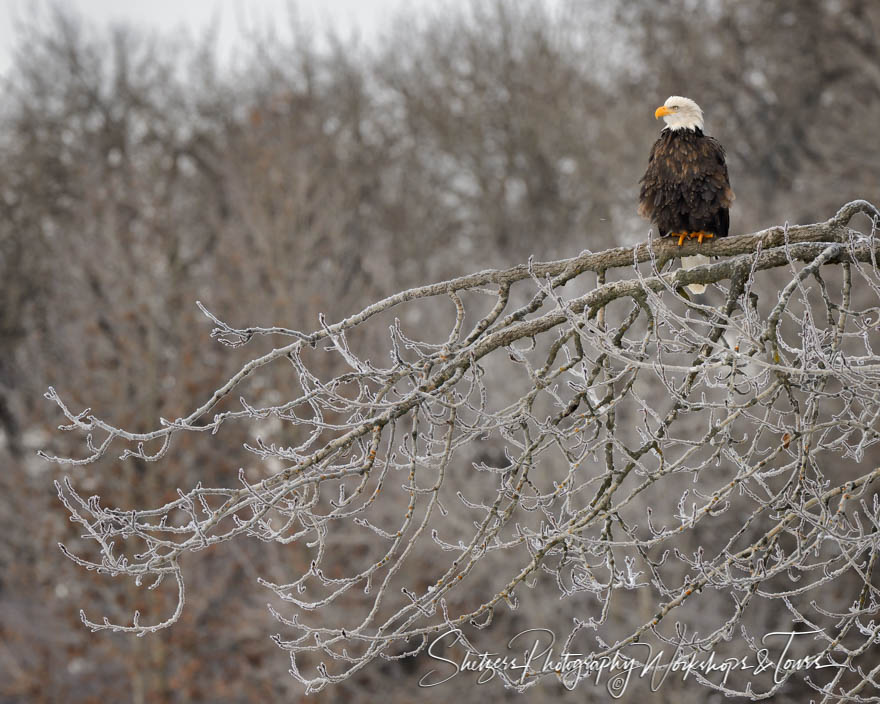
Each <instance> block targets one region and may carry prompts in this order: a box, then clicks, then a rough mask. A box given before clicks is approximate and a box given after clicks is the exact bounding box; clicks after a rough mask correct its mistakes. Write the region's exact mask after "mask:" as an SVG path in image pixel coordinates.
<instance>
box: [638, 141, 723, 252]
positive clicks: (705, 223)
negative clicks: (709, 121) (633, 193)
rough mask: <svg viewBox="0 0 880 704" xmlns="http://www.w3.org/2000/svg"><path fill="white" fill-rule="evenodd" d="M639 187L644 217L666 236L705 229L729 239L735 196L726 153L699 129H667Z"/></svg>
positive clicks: (640, 211) (655, 149)
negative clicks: (728, 233) (729, 178)
mask: <svg viewBox="0 0 880 704" xmlns="http://www.w3.org/2000/svg"><path fill="white" fill-rule="evenodd" d="M639 183H640V184H641V191H640V193H639V215H641V216H642V217H645V218H648V219H649V220H651V222H653V223H654V224H655V225H656V226H657V230H658V232H659V234H660V236H661V237H666V236H668V235H670V234H672V233H678V232H699V231H701V230H702V231H703V232H711V233H712V234H714V235H715V236H716V237H726V236H727V232H728V229H729V227H730V215H729V210H728V209H729V208H730V204H731V203H732V202H733V198H734V195H733V190H731V188H730V181H729V180H728V177H727V164H726V163H725V161H724V148H723V147H722V146H721V144H720V143H719V142H718V140H717V139H713V138H712V137H707V136H706V135H704V134H703V132H702V130H700V129H699V128H697V129H678V130H671V129H668V128H667V129H664V130H663V132H662V133H661V134H660V138H659V139H658V140H657V141H656V142H655V143H654V147H653V148H652V149H651V156H650V158H649V159H648V170H647V171H646V172H645V175H644V176H642V179H641V181H639Z"/></svg>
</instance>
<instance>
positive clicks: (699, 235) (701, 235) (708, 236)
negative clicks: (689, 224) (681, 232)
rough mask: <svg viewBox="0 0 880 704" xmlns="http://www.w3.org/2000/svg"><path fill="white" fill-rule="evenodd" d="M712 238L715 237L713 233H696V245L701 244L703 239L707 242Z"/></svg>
mask: <svg viewBox="0 0 880 704" xmlns="http://www.w3.org/2000/svg"><path fill="white" fill-rule="evenodd" d="M714 236H715V235H714V234H713V233H711V232H702V231H701V232H698V233H697V243H698V244H703V238H705V239H707V240H710V239H712V238H713V237H714Z"/></svg>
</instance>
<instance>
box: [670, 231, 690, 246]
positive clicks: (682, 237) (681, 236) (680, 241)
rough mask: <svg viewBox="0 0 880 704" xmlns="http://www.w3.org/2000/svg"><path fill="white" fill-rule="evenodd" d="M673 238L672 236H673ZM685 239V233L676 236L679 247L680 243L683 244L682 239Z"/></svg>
mask: <svg viewBox="0 0 880 704" xmlns="http://www.w3.org/2000/svg"><path fill="white" fill-rule="evenodd" d="M673 236H674V235H673ZM685 237H687V232H680V233H679V235H678V246H679V247H681V245H682V242H684V238H685Z"/></svg>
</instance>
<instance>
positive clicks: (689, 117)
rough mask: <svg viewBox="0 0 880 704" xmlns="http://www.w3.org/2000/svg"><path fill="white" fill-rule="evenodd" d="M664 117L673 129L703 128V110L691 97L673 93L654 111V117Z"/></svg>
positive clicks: (668, 125)
mask: <svg viewBox="0 0 880 704" xmlns="http://www.w3.org/2000/svg"><path fill="white" fill-rule="evenodd" d="M659 117H662V118H663V119H664V121H665V122H666V126H667V127H668V128H669V129H671V130H682V129H684V130H692V129H696V128H700V129H701V130H702V129H703V111H702V110H700V106H699V105H697V104H696V103H695V102H694V101H693V100H691V99H690V98H682V97H681V96H680V95H671V96H669V97H668V98H667V99H666V102H665V103H663V105H661V106H660V107H659V108H657V110H656V111H655V112H654V118H655V119H656V118H659Z"/></svg>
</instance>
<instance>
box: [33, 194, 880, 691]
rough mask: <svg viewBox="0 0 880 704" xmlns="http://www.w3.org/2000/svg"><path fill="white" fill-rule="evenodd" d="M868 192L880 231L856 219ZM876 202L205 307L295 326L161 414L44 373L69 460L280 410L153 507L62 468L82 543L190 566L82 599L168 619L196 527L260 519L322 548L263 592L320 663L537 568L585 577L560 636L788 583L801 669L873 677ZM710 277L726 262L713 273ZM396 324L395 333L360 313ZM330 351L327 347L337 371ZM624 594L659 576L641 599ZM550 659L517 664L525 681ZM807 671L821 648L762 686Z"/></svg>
mask: <svg viewBox="0 0 880 704" xmlns="http://www.w3.org/2000/svg"><path fill="white" fill-rule="evenodd" d="M857 214H864V215H867V216H868V218H870V220H871V234H870V235H863V234H861V233H859V232H858V231H856V230H853V229H851V228H850V221H851V219H852V218H853V217H854V216H855V215H857ZM878 223H880V213H878V211H877V209H876V208H875V207H874V206H873V205H871V204H869V203H867V202H865V201H854V202H852V203H849V204H847V205H845V206H844V207H843V208H841V210H840V211H839V212H838V213H837V215H835V216H834V217H833V218H831V219H830V220H828V221H826V222H823V223H817V224H813V225H803V226H786V227H775V228H770V229H768V230H765V231H762V232H759V233H755V234H751V235H741V236H737V237H730V238H727V239H724V240H719V241H713V242H710V243H707V244H703V245H702V246H701V248H700V249H701V251H702V252H704V253H706V254H710V255H715V256H716V257H717V259H716V260H714V263H712V264H711V265H708V266H704V267H699V268H696V269H691V270H687V271H685V270H682V269H677V268H675V267H674V266H673V267H671V268H670V267H668V266H667V264H668V263H669V262H670V260H672V259H673V258H675V257H677V256H678V255H679V254H680V253H682V254H689V253H693V252H694V251H696V249H697V247H698V245H696V244H695V243H687V244H685V245H684V246H683V247H681V248H679V247H678V246H677V245H676V244H675V243H673V242H670V241H657V240H653V241H649V242H647V243H644V244H640V245H638V246H636V247H629V248H618V249H612V250H607V251H604V252H599V253H589V252H587V253H584V254H582V255H580V256H579V257H576V258H573V259H569V260H563V261H558V262H547V263H540V264H536V263H529V264H528V265H523V266H520V267H515V268H513V269H508V270H503V271H484V272H479V273H477V274H473V275H470V276H465V277H461V278H458V279H453V280H450V281H445V282H442V283H439V284H434V285H431V286H424V287H420V288H415V289H410V290H408V291H404V292H402V293H399V294H396V295H394V296H391V297H389V298H386V299H384V300H382V301H379V302H378V303H375V304H373V305H371V306H369V307H367V308H365V309H364V310H362V311H361V312H360V313H357V314H356V315H353V316H351V317H349V318H346V319H345V320H342V321H340V322H338V323H334V324H329V323H327V322H326V321H324V320H321V321H320V327H319V328H318V329H317V330H315V331H312V332H308V333H305V332H299V331H296V330H291V329H287V328H282V327H272V328H260V327H247V328H235V327H233V326H231V325H229V324H227V323H225V322H223V321H222V320H220V319H219V318H218V317H215V315H214V314H212V313H210V312H208V311H207V310H205V309H204V308H203V311H204V312H205V314H206V315H207V316H209V317H210V318H211V320H212V321H213V323H214V325H215V329H214V332H213V333H212V335H213V336H214V337H216V338H217V339H219V340H220V341H221V342H222V343H223V344H226V345H229V346H232V347H237V346H241V345H245V344H247V343H249V342H251V341H252V340H254V339H255V338H258V337H264V336H275V337H278V338H281V339H283V340H285V342H286V344H284V345H282V346H278V347H276V348H275V349H273V350H272V351H271V352H268V353H266V354H264V355H262V356H258V357H255V358H254V359H252V360H251V361H250V362H249V363H248V364H246V365H245V366H243V367H242V368H241V369H240V370H239V371H238V372H237V373H236V374H234V375H233V376H232V377H230V378H229V379H228V380H227V381H226V382H225V383H223V384H222V385H221V386H220V387H219V388H217V390H216V391H215V392H214V393H213V394H212V395H211V396H210V398H208V399H207V400H205V401H204V402H203V403H201V405H199V406H198V407H197V408H196V409H195V410H193V411H192V412H191V413H189V414H188V415H187V416H185V417H181V418H176V419H173V420H165V419H162V420H161V421H160V423H159V426H158V427H157V428H156V429H155V430H153V431H150V432H140V433H136V432H131V431H128V430H125V429H123V428H119V427H116V426H114V425H113V424H112V423H111V422H109V421H107V420H104V419H100V418H98V417H96V416H95V415H94V414H92V413H91V412H90V411H89V410H88V409H86V410H84V411H79V412H77V411H74V410H71V409H70V408H69V407H68V406H67V404H65V403H64V402H63V400H62V399H61V398H60V396H59V395H58V394H57V393H56V392H55V391H54V390H53V389H50V390H49V392H48V393H47V398H49V399H50V400H52V401H54V402H55V403H56V404H57V405H58V408H59V409H60V410H61V412H62V413H63V414H64V416H65V417H66V418H67V421H68V424H67V425H64V426H61V427H62V429H64V430H71V431H77V432H81V433H83V434H84V435H85V436H86V452H85V453H84V454H83V457H82V458H81V459H77V458H63V457H55V456H51V455H49V454H45V455H44V456H45V457H47V458H48V459H51V460H53V461H56V462H62V463H64V462H66V463H73V464H85V463H89V462H93V461H95V460H96V459H98V458H100V457H102V456H104V455H105V454H107V453H108V452H109V451H110V448H111V447H113V448H118V446H120V445H122V446H123V449H122V453H121V457H122V458H127V457H136V458H139V459H140V460H145V461H148V462H156V461H159V460H161V459H162V458H163V457H164V456H165V455H166V453H167V452H168V450H169V448H170V447H171V446H172V445H173V443H174V440H175V438H176V437H177V436H179V435H180V434H183V433H193V432H200V433H203V432H210V433H211V434H216V435H218V438H217V440H216V441H219V435H221V431H223V432H225V428H224V425H225V424H228V423H232V422H245V423H257V422H264V421H268V420H271V421H273V422H275V426H276V429H275V430H273V431H271V432H272V434H271V437H267V438H265V439H258V440H257V441H256V442H255V443H254V444H253V445H250V444H249V445H247V449H248V450H250V451H251V452H252V453H253V456H254V464H255V466H256V467H258V468H260V469H259V472H258V474H259V476H260V478H257V479H254V478H250V479H249V477H254V476H256V475H255V474H254V473H249V472H247V471H245V469H242V470H241V471H239V473H238V475H237V477H234V478H231V479H230V481H229V482H228V483H227V484H226V485H224V486H221V487H211V488H209V487H203V486H201V485H197V486H195V487H191V488H187V489H178V498H176V499H174V500H172V501H169V502H167V503H165V504H163V505H160V506H156V507H153V508H136V509H119V508H110V507H106V506H104V505H102V503H101V501H100V498H99V497H92V498H89V499H85V498H83V497H82V496H81V495H80V493H79V491H78V490H77V488H76V486H75V484H74V481H72V480H71V479H69V478H68V479H66V480H65V481H64V482H62V483H59V484H58V485H57V487H58V494H59V496H60V498H61V500H62V501H63V502H64V504H65V506H66V507H67V509H68V511H69V512H70V513H71V517H72V519H73V520H74V521H75V522H76V523H77V524H78V525H79V526H80V528H81V529H82V531H83V535H84V536H85V537H87V538H89V539H90V540H92V541H93V542H94V544H95V545H96V546H97V549H98V551H97V553H96V554H95V555H94V556H92V557H83V556H82V555H75V554H73V553H72V552H71V551H69V550H67V549H66V548H64V552H65V554H66V555H68V556H69V557H70V558H71V559H73V560H75V561H76V562H77V563H78V564H80V565H82V566H84V567H86V568H88V569H95V570H98V571H100V572H102V573H108V574H111V575H126V576H129V577H132V578H134V579H136V580H138V583H140V581H141V580H143V579H144V578H149V580H150V584H151V586H156V584H157V583H159V582H161V581H162V580H163V579H164V578H165V576H166V575H173V576H174V577H175V578H176V580H177V583H178V588H179V599H178V607H177V610H176V611H175V612H174V613H173V614H172V615H171V616H170V617H169V618H168V620H166V621H164V622H162V623H159V624H154V625H144V624H140V623H139V622H138V617H137V615H136V616H135V618H134V620H133V622H132V624H130V625H121V624H113V623H111V622H110V621H108V620H106V619H104V620H103V621H102V622H97V621H92V620H89V619H88V618H87V617H86V616H85V615H83V621H84V622H85V623H86V624H87V625H88V626H89V627H90V628H92V629H94V630H99V629H110V630H119V631H128V632H134V633H137V634H141V635H142V634H144V633H147V632H150V631H153V630H156V629H159V628H163V627H166V626H168V625H171V624H172V623H173V622H174V621H175V620H176V619H177V618H178V617H179V615H180V613H181V611H182V608H183V598H184V586H183V585H184V573H185V564H186V558H187V555H188V553H191V552H194V551H197V550H202V549H205V548H208V547H212V546H214V545H216V544H218V543H223V542H225V541H228V540H231V539H233V538H236V537H241V538H248V537H249V538H256V539H258V540H262V541H267V542H276V543H280V544H297V546H298V549H300V550H302V551H304V552H305V553H307V555H308V560H307V564H308V567H307V568H306V569H304V570H302V571H301V572H300V573H299V574H293V575H291V577H290V580H289V581H286V582H283V583H280V582H277V581H272V580H270V579H268V578H265V577H261V578H260V580H259V581H260V584H262V585H263V586H264V587H265V588H267V589H268V590H269V591H270V592H271V593H272V594H274V595H275V597H277V599H278V601H279V603H281V604H283V605H284V608H281V607H274V606H270V609H271V611H272V613H273V615H274V616H275V617H276V618H277V619H278V621H279V623H280V624H282V626H283V627H284V628H285V629H286V631H287V633H288V635H286V636H281V635H279V636H276V637H275V640H276V642H277V644H278V645H279V647H281V648H282V649H284V650H286V651H288V652H289V654H290V658H291V672H292V673H293V675H294V676H295V677H297V678H298V679H300V680H301V681H302V682H303V683H304V684H305V685H306V686H307V688H308V689H309V690H316V689H320V688H321V687H324V686H325V685H327V684H331V683H335V682H340V681H342V680H344V679H346V678H347V677H349V676H351V675H352V674H353V673H354V672H356V671H358V670H360V669H362V668H364V667H367V666H369V665H370V664H371V663H372V662H373V661H374V660H375V659H376V658H377V657H386V658H398V657H404V656H410V655H414V654H417V653H420V652H422V651H423V650H424V649H425V647H426V646H427V645H428V644H429V643H430V642H431V640H432V638H435V637H436V636H437V635H439V634H442V633H443V632H445V631H447V630H449V629H450V628H462V629H463V628H465V627H477V628H485V627H487V626H489V625H490V624H491V623H492V622H493V618H494V617H495V616H496V615H497V613H498V612H499V610H504V611H506V610H508V609H516V608H517V607H518V604H519V603H520V601H521V599H522V596H523V592H524V590H526V589H527V588H531V587H540V588H541V589H543V590H552V598H554V599H556V598H558V597H559V596H562V597H564V598H565V599H568V600H570V601H572V602H575V601H576V602H577V603H578V604H580V605H581V606H580V609H581V613H582V614H584V617H582V618H577V619H575V621H574V626H573V628H572V630H571V633H569V634H568V635H567V638H566V639H565V640H566V643H567V644H574V643H575V642H581V640H579V639H583V640H585V641H587V644H586V645H582V646H581V647H580V649H581V650H584V649H588V650H590V651H594V652H595V653H596V654H597V655H599V654H602V653H612V652H616V651H620V650H621V649H623V648H624V647H626V646H627V645H629V644H631V643H634V642H637V641H639V640H644V639H654V640H656V641H657V642H673V641H675V639H676V637H677V636H679V635H680V634H681V632H682V631H681V628H682V625H683V624H687V623H688V621H689V619H691V618H692V617H693V613H694V612H695V610H697V609H700V610H701V612H702V614H703V618H704V619H705V612H706V608H707V607H711V608H713V609H715V612H714V613H716V614H717V617H716V618H715V623H714V626H713V627H712V628H711V629H710V630H708V631H706V630H705V627H704V631H703V632H701V633H700V634H699V635H697V634H694V636H693V638H692V639H691V640H690V641H689V642H690V647H692V648H699V649H704V650H705V649H710V648H712V647H714V646H715V645H717V644H719V643H721V642H722V641H725V640H728V639H730V637H731V636H732V635H733V634H734V633H735V632H741V633H742V635H743V637H744V639H745V641H746V642H747V643H748V644H749V647H750V648H751V649H753V650H756V651H757V650H758V649H759V648H760V647H761V646H760V644H759V641H760V636H761V635H762V634H761V633H756V632H755V629H756V624H757V628H760V627H761V626H762V625H763V622H762V621H760V620H754V619H751V618H750V616H749V614H750V613H751V612H753V611H756V612H757V611H760V610H761V609H762V608H764V607H763V606H761V605H762V604H763V605H766V604H771V605H772V606H773V607H774V608H775V609H776V612H777V613H779V612H781V611H783V610H784V611H785V612H786V613H787V614H788V615H789V617H790V619H791V620H792V621H793V622H795V623H799V624H804V626H805V630H816V631H817V632H818V633H819V634H820V635H817V636H816V638H817V642H818V643H819V647H820V650H822V652H823V653H824V654H826V655H827V656H828V657H830V658H834V659H835V661H837V662H840V663H842V664H843V665H845V666H846V667H844V668H838V669H833V670H826V671H823V672H829V671H830V672H832V673H833V674H832V675H828V676H827V677H825V678H824V679H822V680H821V681H820V680H819V678H818V676H816V675H811V677H812V679H811V680H809V683H810V685H811V686H815V687H816V688H817V689H818V691H819V692H821V693H822V694H823V695H824V696H825V697H826V699H827V700H828V701H858V699H857V696H859V692H861V691H863V690H864V689H865V687H874V686H875V685H873V684H871V683H872V682H874V681H875V678H876V672H870V671H868V670H870V668H868V669H867V670H858V669H857V668H859V667H862V666H864V665H865V664H866V663H870V662H871V653H870V649H871V648H872V647H873V648H874V649H875V650H874V654H875V655H876V648H877V643H878V633H877V628H876V621H877V612H878V608H880V589H878V586H877V584H878V578H877V576H876V574H875V563H876V561H877V554H878V551H880V538H878V536H880V501H878V494H877V491H876V487H877V484H876V481H877V479H878V478H880V468H878V467H877V464H876V463H875V462H874V460H875V458H876V454H872V452H873V451H874V450H875V447H874V446H875V445H876V444H877V441H878V434H880V423H878V420H880V353H878V352H877V347H878V344H880V339H878V325H880V269H878V267H877V256H878V250H880V244H878V240H877V234H878ZM689 283H706V284H715V286H714V287H713V288H711V289H710V291H709V293H708V294H706V295H705V296H704V297H701V298H700V299H698V300H692V299H690V298H688V297H687V296H686V295H685V293H684V292H683V288H682V287H683V286H684V285H686V284H689ZM446 302H448V304H449V306H450V308H449V311H450V320H451V323H450V325H449V327H448V329H446V330H444V331H443V332H442V333H440V332H439V331H436V330H424V329H419V327H418V326H417V325H416V324H407V323H405V322H403V321H404V320H406V316H405V315H403V313H405V312H406V310H407V309H408V307H413V306H420V305H422V306H424V305H429V306H432V307H434V308H435V309H436V308H439V307H444V306H446ZM392 309H394V312H395V313H398V311H399V312H400V313H401V315H400V316H399V317H398V318H395V319H393V321H389V319H388V318H387V316H383V314H387V313H388V312H389V311H391V310H392ZM377 325H382V326H386V328H387V337H386V341H387V351H386V354H385V356H384V358H383V359H381V360H378V359H376V358H375V357H373V358H371V357H370V356H368V354H366V353H364V352H362V351H361V350H360V349H359V342H358V339H357V336H358V334H359V332H360V331H361V330H364V329H365V328H368V327H369V326H377ZM288 339H289V341H288ZM319 354H320V355H324V356H330V357H332V358H333V363H334V366H333V368H334V369H335V371H333V372H330V373H319V372H318V371H316V369H317V367H316V365H314V364H313V360H314V359H315V355H319ZM269 365H277V366H281V367H286V368H287V370H288V371H289V375H290V379H291V383H290V384H289V385H288V386H287V388H288V389H290V392H289V395H288V397H287V398H284V399H283V400H281V401H278V400H277V399H276V400H268V401H267V400H265V399H261V398H253V399H246V398H245V397H244V392H243V390H242V389H243V388H244V386H245V380H246V379H249V378H252V377H253V376H254V375H259V374H261V373H262V372H263V370H264V369H265V368H266V367H267V366H269ZM325 368H326V365H324V366H322V369H325ZM276 390H277V391H281V389H276ZM291 547H293V546H291ZM343 555H344V557H343ZM355 592H357V594H356V593H355ZM548 593H549V592H548ZM628 594H639V595H643V596H644V599H643V600H642V601H641V602H640V603H641V607H640V608H630V607H627V606H626V604H627V603H629V602H628V600H629V598H630V597H629V596H627V595H628ZM615 613H616V614H617V615H616V616H614V614H615ZM704 622H705V621H704ZM537 625H540V624H537ZM807 627H808V628H807ZM866 653H867V655H866ZM854 673H855V674H854ZM546 675H549V673H538V672H535V673H534V676H533V677H529V678H524V679H522V680H520V679H516V680H514V679H513V678H511V677H510V676H509V675H507V674H504V673H499V676H500V677H502V678H505V681H506V682H507V684H508V685H510V686H512V687H516V688H518V689H524V688H526V687H528V686H531V685H532V684H534V683H535V682H537V681H539V680H540V678H541V676H546ZM559 676H560V677H563V679H564V677H565V676H564V675H562V674H561V675H559ZM790 676H802V675H800V674H798V673H794V674H788V675H786V676H785V677H783V678H781V679H780V680H779V681H772V680H771V681H770V682H769V684H768V685H767V687H766V689H765V692H764V693H763V694H766V695H770V694H772V693H773V692H776V691H778V690H779V689H780V688H781V687H782V686H784V684H785V682H786V680H787V679H788V677H790ZM697 678H698V679H699V680H700V681H702V682H703V683H704V684H706V685H707V686H713V687H716V688H718V689H720V690H722V691H724V692H726V693H728V694H734V693H736V694H739V695H741V696H745V695H749V694H751V695H752V696H754V693H752V692H747V691H745V690H743V689H741V688H736V687H735V686H734V685H733V684H732V680H728V681H726V682H725V683H723V684H722V683H720V682H719V681H718V678H714V679H713V678H712V677H709V676H706V677H703V676H702V675H700V676H697Z"/></svg>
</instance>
